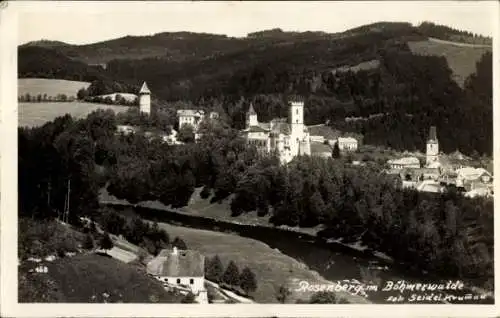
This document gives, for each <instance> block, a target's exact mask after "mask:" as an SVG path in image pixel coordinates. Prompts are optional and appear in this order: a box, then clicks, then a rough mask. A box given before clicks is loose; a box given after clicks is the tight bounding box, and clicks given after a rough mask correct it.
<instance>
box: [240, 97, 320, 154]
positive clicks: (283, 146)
mask: <svg viewBox="0 0 500 318" xmlns="http://www.w3.org/2000/svg"><path fill="white" fill-rule="evenodd" d="M242 133H243V134H244V135H245V137H246V139H247V142H248V143H249V144H251V145H255V146H257V148H258V149H259V150H261V151H263V152H266V153H269V152H275V153H276V154H277V155H278V157H279V158H280V160H281V162H282V163H288V162H290V161H292V159H293V158H294V157H296V156H298V155H310V154H311V145H310V138H309V131H308V129H307V127H306V126H305V125H304V102H302V101H292V102H291V103H290V105H289V116H288V119H286V118H276V119H273V120H271V121H270V122H269V123H259V121H258V118H257V113H256V112H255V109H254V108H253V105H252V104H250V107H249V110H248V112H247V115H246V129H245V130H243V131H242Z"/></svg>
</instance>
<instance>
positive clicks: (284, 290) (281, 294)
mask: <svg viewBox="0 0 500 318" xmlns="http://www.w3.org/2000/svg"><path fill="white" fill-rule="evenodd" d="M291 294H292V292H291V291H290V289H289V288H288V287H285V286H283V285H281V286H280V288H279V289H278V293H277V294H276V299H277V300H278V301H279V302H280V303H282V304H284V303H285V302H286V300H287V299H288V297H289V296H290V295H291Z"/></svg>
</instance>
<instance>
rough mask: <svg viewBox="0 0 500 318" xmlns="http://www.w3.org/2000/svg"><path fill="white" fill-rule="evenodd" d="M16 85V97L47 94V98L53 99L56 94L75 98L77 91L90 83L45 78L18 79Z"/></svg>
mask: <svg viewBox="0 0 500 318" xmlns="http://www.w3.org/2000/svg"><path fill="white" fill-rule="evenodd" d="M17 85H18V88H17V95H18V96H21V95H25V94H26V93H28V94H30V95H31V96H36V95H38V94H41V95H43V94H47V96H53V97H55V96H57V95H58V94H65V95H66V96H68V97H69V96H75V97H76V93H77V92H78V90H79V89H80V88H82V87H83V88H87V87H89V86H90V83H88V82H78V81H66V80H59V79H45V78H19V79H18V80H17Z"/></svg>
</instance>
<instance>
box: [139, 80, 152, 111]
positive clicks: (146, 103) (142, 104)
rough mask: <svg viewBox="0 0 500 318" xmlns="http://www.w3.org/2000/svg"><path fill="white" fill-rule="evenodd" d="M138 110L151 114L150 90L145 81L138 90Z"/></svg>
mask: <svg viewBox="0 0 500 318" xmlns="http://www.w3.org/2000/svg"><path fill="white" fill-rule="evenodd" d="M139 110H140V111H141V113H145V114H148V115H149V114H151V91H150V90H149V88H148V85H147V84H146V82H144V83H143V84H142V87H141V90H140V91H139Z"/></svg>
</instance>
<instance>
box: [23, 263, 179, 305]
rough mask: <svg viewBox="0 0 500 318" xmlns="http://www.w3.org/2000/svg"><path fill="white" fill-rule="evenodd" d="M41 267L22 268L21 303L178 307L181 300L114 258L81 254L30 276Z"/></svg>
mask: <svg viewBox="0 0 500 318" xmlns="http://www.w3.org/2000/svg"><path fill="white" fill-rule="evenodd" d="M39 264H40V263H30V262H27V263H26V264H23V265H21V266H20V269H19V285H18V289H19V296H18V297H19V301H20V302H65V303H103V302H108V303H117V302H124V303H132V302H133V303H175V302H177V303H178V302H180V300H181V299H182V296H180V295H175V294H172V293H168V292H167V291H165V289H164V288H163V286H162V285H161V283H160V282H158V281H156V280H154V279H153V278H151V277H149V276H148V275H147V274H146V273H145V272H143V271H141V270H140V269H138V268H136V267H134V266H131V265H127V264H124V263H122V262H120V261H118V260H115V259H113V258H111V257H106V256H102V255H97V254H82V255H77V256H74V257H66V258H62V259H57V260H55V261H54V262H46V263H44V265H45V266H47V267H48V273H36V272H30V269H32V268H33V267H35V266H38V265H39Z"/></svg>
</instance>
